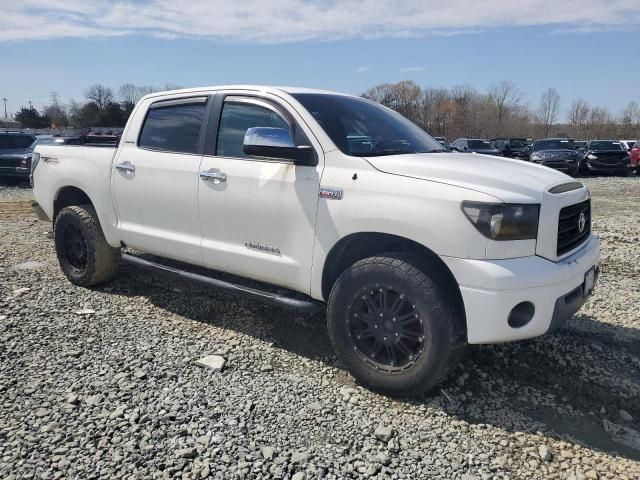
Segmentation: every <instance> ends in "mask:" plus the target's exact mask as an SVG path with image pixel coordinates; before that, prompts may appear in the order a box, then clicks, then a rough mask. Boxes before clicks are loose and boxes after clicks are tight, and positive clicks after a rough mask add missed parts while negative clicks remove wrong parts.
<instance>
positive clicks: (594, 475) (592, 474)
mask: <svg viewBox="0 0 640 480" xmlns="http://www.w3.org/2000/svg"><path fill="white" fill-rule="evenodd" d="M584 476H585V477H587V478H588V479H590V480H598V478H600V476H599V475H598V472H596V471H595V470H588V471H586V472H585V474H584Z"/></svg>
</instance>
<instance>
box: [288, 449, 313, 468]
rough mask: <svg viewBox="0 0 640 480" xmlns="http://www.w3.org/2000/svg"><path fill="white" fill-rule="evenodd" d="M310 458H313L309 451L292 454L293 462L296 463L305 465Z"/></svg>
mask: <svg viewBox="0 0 640 480" xmlns="http://www.w3.org/2000/svg"><path fill="white" fill-rule="evenodd" d="M310 459H311V455H309V454H308V453H307V452H294V453H293V454H292V455H291V463H292V464H294V465H295V464H300V465H304V464H305V463H307V462H308V461H309V460H310Z"/></svg>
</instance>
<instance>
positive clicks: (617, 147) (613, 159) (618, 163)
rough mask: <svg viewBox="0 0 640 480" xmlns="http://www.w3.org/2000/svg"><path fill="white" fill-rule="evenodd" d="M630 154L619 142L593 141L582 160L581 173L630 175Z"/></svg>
mask: <svg viewBox="0 0 640 480" xmlns="http://www.w3.org/2000/svg"><path fill="white" fill-rule="evenodd" d="M629 157H630V152H629V151H628V150H627V148H626V145H623V144H622V142H620V141H619V140H591V141H590V142H588V143H587V146H586V148H585V150H584V153H583V156H582V158H581V159H580V167H579V168H580V173H589V172H602V173H616V174H618V175H628V174H629V162H630V158H629Z"/></svg>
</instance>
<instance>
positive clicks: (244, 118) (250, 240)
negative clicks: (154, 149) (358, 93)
mask: <svg viewBox="0 0 640 480" xmlns="http://www.w3.org/2000/svg"><path fill="white" fill-rule="evenodd" d="M217 97H218V98H219V100H218V106H217V107H216V108H214V114H215V115H218V116H217V117H216V118H218V133H217V137H216V142H215V145H214V147H213V148H214V149H215V150H214V151H213V152H211V153H213V154H212V155H207V154H206V153H205V156H204V157H203V158H202V164H201V167H200V173H201V175H203V177H202V178H201V179H200V187H199V190H198V199H199V206H200V218H201V223H202V232H203V239H202V255H203V259H204V263H205V265H206V266H208V267H209V268H213V269H217V270H222V271H226V272H230V273H234V274H237V275H242V276H247V277H252V278H255V279H258V280H262V281H265V282H269V283H274V284H277V285H281V286H285V287H289V288H292V289H294V290H298V291H302V292H305V293H308V292H309V288H310V287H309V285H310V272H311V263H312V257H313V246H314V239H315V222H316V210H317V205H318V192H319V188H320V173H321V166H322V164H323V163H324V162H323V160H324V159H323V158H322V155H320V154H319V153H320V149H319V146H314V148H315V150H316V152H317V153H318V158H319V163H318V165H317V166H313V167H311V166H297V165H294V163H293V162H291V161H287V160H281V159H265V158H256V157H250V156H248V155H246V154H245V153H244V152H243V148H242V145H243V139H244V135H245V133H246V131H247V129H249V128H251V127H277V128H288V129H295V128H297V129H298V130H297V134H296V135H297V136H298V137H299V136H300V135H304V133H303V131H302V128H301V127H300V125H299V124H297V122H296V120H295V118H294V116H293V115H292V114H291V112H289V111H287V110H286V109H284V108H283V107H282V106H281V105H279V104H278V103H276V102H274V101H270V100H267V99H265V98H259V97H255V96H238V95H233V96H232V95H226V96H224V95H221V94H218V95H217ZM305 139H306V136H305ZM310 143H311V142H309V144H310Z"/></svg>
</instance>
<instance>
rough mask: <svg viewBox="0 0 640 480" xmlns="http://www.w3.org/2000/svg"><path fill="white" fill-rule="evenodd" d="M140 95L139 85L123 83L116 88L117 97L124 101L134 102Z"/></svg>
mask: <svg viewBox="0 0 640 480" xmlns="http://www.w3.org/2000/svg"><path fill="white" fill-rule="evenodd" d="M141 96H143V95H141V92H140V87H137V86H135V85H134V84H133V83H125V84H124V85H121V86H120V88H119V89H118V98H119V99H120V101H121V102H124V103H134V104H135V103H136V102H137V101H138V100H139V99H140V97H141Z"/></svg>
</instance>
